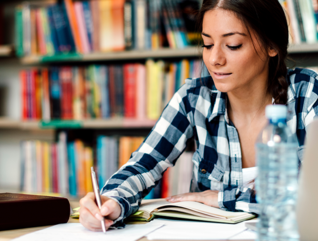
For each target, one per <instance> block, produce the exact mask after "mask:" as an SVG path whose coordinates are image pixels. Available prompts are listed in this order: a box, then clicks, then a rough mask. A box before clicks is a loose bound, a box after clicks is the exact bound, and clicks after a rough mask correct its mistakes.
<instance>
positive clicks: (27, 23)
mask: <svg viewBox="0 0 318 241" xmlns="http://www.w3.org/2000/svg"><path fill="white" fill-rule="evenodd" d="M30 15H31V9H30V4H29V3H27V2H25V3H23V4H22V19H23V22H22V28H23V32H22V33H23V35H22V36H23V51H24V55H30V54H31V16H30Z"/></svg>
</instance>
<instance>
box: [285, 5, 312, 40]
mask: <svg viewBox="0 0 318 241" xmlns="http://www.w3.org/2000/svg"><path fill="white" fill-rule="evenodd" d="M279 2H280V3H281V4H282V6H283V8H284V10H285V13H286V17H287V20H288V24H289V32H290V42H291V43H294V44H300V43H315V42H317V41H318V1H317V0H279Z"/></svg>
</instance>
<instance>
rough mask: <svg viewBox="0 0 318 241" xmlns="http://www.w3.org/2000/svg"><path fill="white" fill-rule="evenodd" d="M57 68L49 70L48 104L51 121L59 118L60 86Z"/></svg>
mask: <svg viewBox="0 0 318 241" xmlns="http://www.w3.org/2000/svg"><path fill="white" fill-rule="evenodd" d="M59 72H60V70H59V68H58V67H53V68H51V70H50V102H51V115H52V116H51V117H52V119H60V118H61V85H60V79H59Z"/></svg>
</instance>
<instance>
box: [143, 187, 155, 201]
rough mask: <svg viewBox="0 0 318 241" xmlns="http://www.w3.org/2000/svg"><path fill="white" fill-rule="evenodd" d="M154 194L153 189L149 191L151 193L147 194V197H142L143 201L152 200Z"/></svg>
mask: <svg viewBox="0 0 318 241" xmlns="http://www.w3.org/2000/svg"><path fill="white" fill-rule="evenodd" d="M154 194H155V189H154V188H153V189H151V191H150V192H149V193H148V194H147V196H145V197H144V199H153V197H154Z"/></svg>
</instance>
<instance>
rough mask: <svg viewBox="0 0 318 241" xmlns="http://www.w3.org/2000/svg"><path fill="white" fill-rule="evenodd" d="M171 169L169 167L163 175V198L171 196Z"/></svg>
mask: <svg viewBox="0 0 318 241" xmlns="http://www.w3.org/2000/svg"><path fill="white" fill-rule="evenodd" d="M169 171H170V170H169V168H168V169H167V170H166V171H165V173H164V174H163V176H162V180H161V182H162V186H161V198H166V197H169V196H170V189H169V188H170V185H169Z"/></svg>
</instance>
